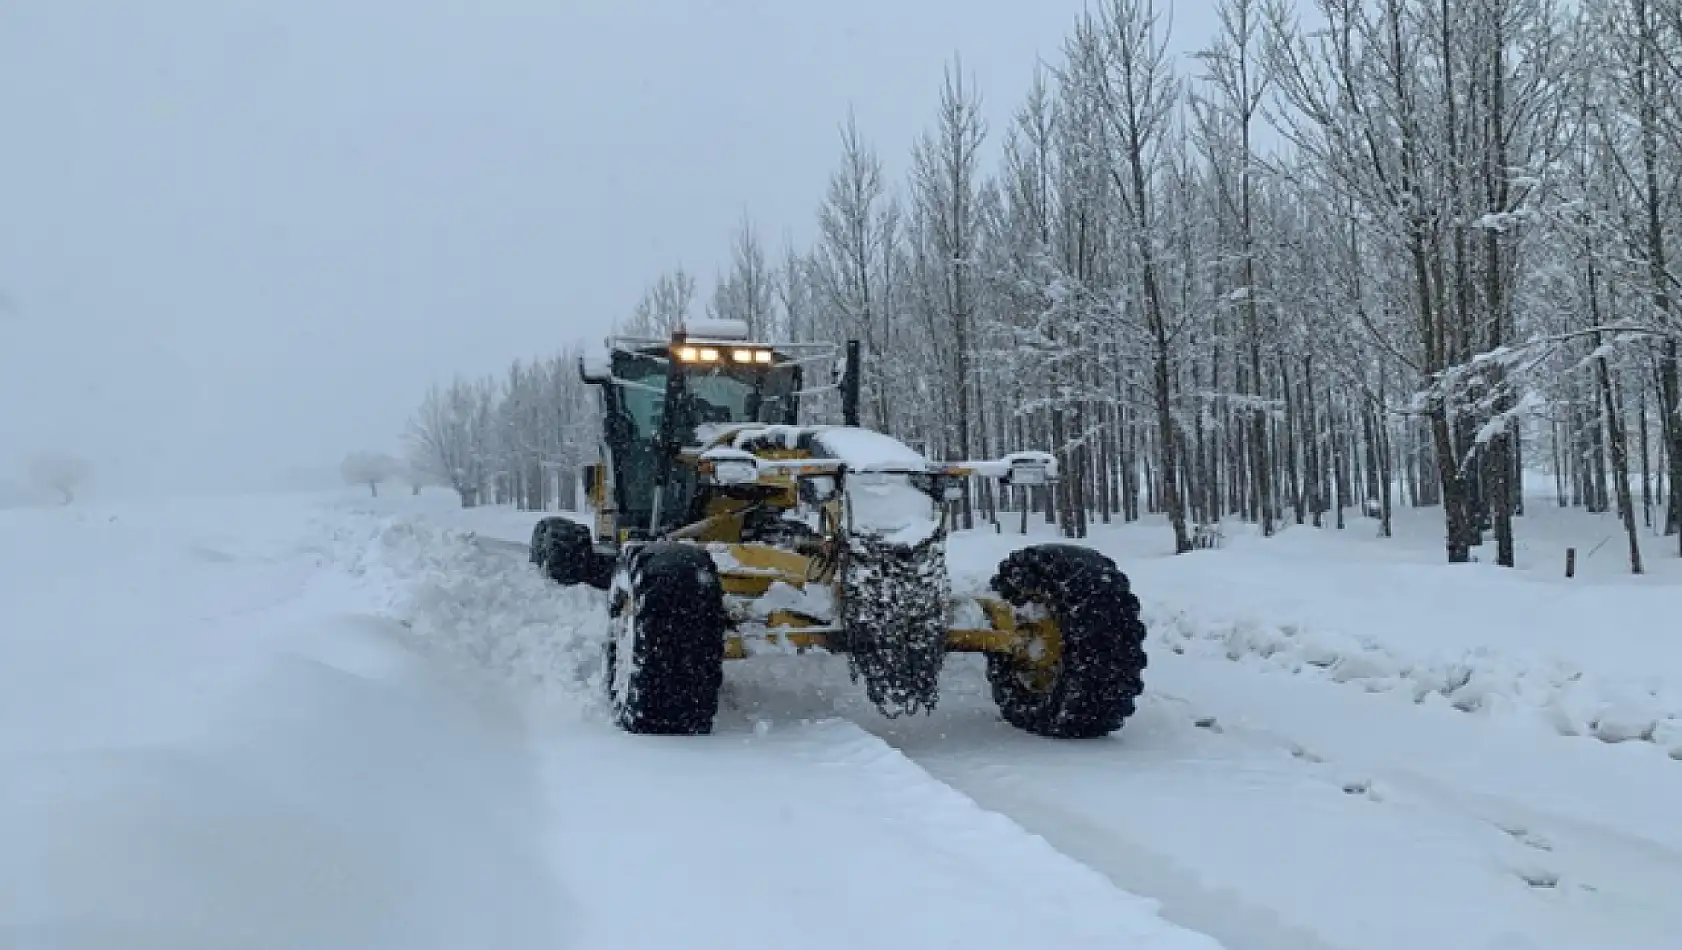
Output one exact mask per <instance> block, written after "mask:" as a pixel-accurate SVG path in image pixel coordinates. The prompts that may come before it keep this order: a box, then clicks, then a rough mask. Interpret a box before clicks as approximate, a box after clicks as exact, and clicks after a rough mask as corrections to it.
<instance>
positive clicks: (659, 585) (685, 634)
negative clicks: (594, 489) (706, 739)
mask: <svg viewBox="0 0 1682 950" xmlns="http://www.w3.org/2000/svg"><path fill="white" fill-rule="evenodd" d="M608 614H609V617H610V618H611V621H610V631H611V632H610V634H609V638H608V642H607V645H606V660H607V672H606V677H605V678H606V685H607V693H608V702H609V704H610V705H611V706H612V708H613V718H614V721H615V722H616V723H618V725H619V727H620V728H622V729H624V730H625V731H627V732H634V733H642V734H650V735H706V734H707V733H710V732H712V727H713V717H714V716H715V715H716V714H717V712H718V691H719V688H720V687H721V686H722V685H723V682H724V637H725V634H726V632H727V630H728V626H729V622H730V617H729V614H728V613H726V611H725V608H724V587H723V585H722V583H721V582H720V581H719V578H718V570H717V568H716V567H715V566H714V565H713V561H712V557H711V556H710V555H708V554H707V552H706V551H705V550H703V549H701V548H698V547H695V546H693V545H687V544H680V543H676V542H669V541H668V542H657V543H654V544H650V545H647V546H646V547H639V548H637V549H635V550H634V551H631V552H629V553H627V554H626V555H625V556H624V557H622V558H621V559H620V563H619V567H618V570H617V571H616V572H615V574H614V577H613V584H612V587H611V589H610V591H609V594H608Z"/></svg>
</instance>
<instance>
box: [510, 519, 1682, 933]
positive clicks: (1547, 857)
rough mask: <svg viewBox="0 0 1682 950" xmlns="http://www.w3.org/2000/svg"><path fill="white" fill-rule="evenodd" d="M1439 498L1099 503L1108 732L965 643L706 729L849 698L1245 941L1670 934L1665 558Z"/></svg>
mask: <svg viewBox="0 0 1682 950" xmlns="http://www.w3.org/2000/svg"><path fill="white" fill-rule="evenodd" d="M499 517H507V516H499ZM1437 517H1439V515H1438V514H1437V513H1436V512H1433V511H1424V512H1402V513H1400V516H1399V521H1398V525H1397V537H1396V538H1392V539H1378V538H1377V537H1376V522H1374V521H1371V520H1369V519H1364V518H1359V517H1355V518H1352V519H1351V521H1350V525H1349V527H1348V528H1347V529H1345V530H1344V531H1341V532H1340V531H1337V530H1335V529H1332V528H1329V527H1328V528H1325V529H1318V530H1316V529H1314V528H1312V527H1307V526H1303V527H1298V526H1295V525H1291V526H1288V527H1287V528H1286V529H1285V530H1284V531H1283V532H1282V533H1281V534H1280V535H1278V536H1277V537H1274V538H1270V539H1262V538H1259V537H1255V536H1254V535H1253V534H1252V533H1251V532H1249V531H1246V530H1244V529H1242V528H1233V527H1229V529H1228V533H1229V535H1230V537H1231V540H1230V542H1229V543H1228V545H1227V546H1226V547H1225V548H1224V549H1222V550H1216V551H1201V552H1197V553H1194V554H1191V555H1186V556H1181V557H1169V556H1167V551H1166V550H1165V548H1166V545H1167V543H1168V540H1169V537H1168V534H1167V531H1166V528H1164V527H1163V526H1161V525H1160V524H1147V525H1142V526H1132V527H1111V528H1105V527H1101V526H1100V527H1097V528H1095V530H1094V534H1093V537H1092V538H1090V539H1089V543H1091V544H1093V545H1095V546H1097V547H1099V548H1101V549H1103V550H1106V551H1107V552H1109V553H1111V554H1112V555H1114V556H1116V557H1117V559H1118V561H1119V562H1120V563H1121V564H1122V566H1123V568H1124V569H1125V570H1126V571H1127V572H1128V573H1129V575H1130V576H1131V578H1132V579H1133V582H1134V584H1135V588H1136V590H1137V591H1138V593H1139V594H1140V596H1141V599H1142V600H1143V602H1144V605H1145V609H1146V614H1147V619H1148V621H1149V622H1150V624H1151V628H1152V637H1151V644H1150V646H1151V667H1150V669H1149V670H1148V671H1147V675H1146V683H1147V693H1146V697H1145V699H1144V702H1143V703H1142V706H1141V709H1140V712H1139V714H1138V715H1137V716H1136V717H1135V718H1134V719H1133V720H1132V721H1131V722H1130V723H1129V724H1128V725H1127V727H1125V728H1124V729H1123V730H1122V732H1121V733H1119V734H1117V735H1116V736H1114V737H1112V738H1111V739H1109V740H1105V741H1103V742H1100V743H1089V744H1066V743H1048V742H1045V741H1043V740H1038V739H1035V738H1033V737H1029V736H1025V735H1022V734H1020V733H1017V732H1015V731H1014V730H1012V729H1010V728H1009V727H1007V726H1004V725H1002V724H1001V723H999V722H998V721H997V717H996V715H995V714H994V711H993V709H992V705H991V702H990V701H989V699H988V697H987V695H986V691H985V687H984V684H983V682H982V678H981V675H980V670H979V663H978V662H976V661H975V660H974V658H961V657H955V658H953V660H952V661H951V663H950V664H949V666H948V671H947V674H946V676H945V677H944V694H943V699H942V704H941V708H940V709H939V711H937V712H936V713H935V715H933V716H931V717H928V718H911V719H901V720H885V719H882V718H881V717H879V716H877V715H876V713H875V712H874V710H873V709H871V708H870V707H869V706H868V704H867V703H866V702H864V700H863V698H862V696H861V694H860V688H859V687H857V686H855V685H853V684H851V683H849V682H848V680H847V678H846V674H845V663H844V661H842V660H841V659H839V658H822V659H813V658H805V659H800V658H769V657H767V658H757V659H754V660H750V661H746V662H743V663H739V664H733V665H731V666H729V667H727V670H728V676H727V679H726V691H727V692H726V697H725V705H726V709H725V712H724V713H723V714H721V716H720V722H719V728H720V730H721V732H722V733H723V734H725V735H733V734H742V735H746V734H751V733H753V732H754V730H755V729H760V730H764V729H769V730H770V731H771V734H776V733H777V732H778V731H779V730H782V729H786V728H790V727H798V726H799V725H800V724H802V723H804V722H810V721H823V720H825V719H826V718H830V717H838V718H841V719H844V720H846V721H848V722H851V723H853V724H856V725H857V726H859V727H860V728H863V729H865V730H868V731H869V732H871V733H873V734H875V735H877V736H879V737H881V738H882V739H883V740H884V741H886V742H887V743H889V744H890V745H891V746H893V747H894V748H896V749H898V750H900V751H901V752H902V753H904V754H905V755H906V756H907V757H909V758H910V759H911V760H912V761H914V762H916V763H917V764H918V765H920V766H921V767H923V768H924V769H926V770H927V771H929V772H930V773H931V774H932V775H933V776H935V777H936V778H938V779H941V780H942V781H944V782H946V783H948V784H949V785H950V786H951V787H953V788H955V789H958V790H960V791H961V792H963V793H964V794H966V795H967V796H969V797H970V798H971V799H972V800H974V801H975V802H977V803H978V804H979V805H980V806H982V807H984V808H988V809H992V810H994V811H997V812H999V813H1001V814H1004V815H1007V816H1008V817H1009V818H1010V819H1011V820H1012V821H1014V822H1016V823H1017V824H1019V825H1021V826H1023V827H1025V828H1026V829H1027V830H1029V831H1031V832H1033V833H1035V834H1038V835H1040V836H1042V837H1043V838H1045V839H1046V840H1047V841H1048V842H1049V843H1050V844H1051V845H1053V846H1054V847H1056V848H1057V849H1058V850H1060V851H1061V852H1063V853H1064V854H1066V855H1068V856H1070V857H1071V858H1074V859H1076V860H1078V861H1080V862H1082V863H1084V864H1086V865H1087V866H1089V867H1091V868H1093V869H1095V870H1097V871H1099V872H1100V873H1102V874H1104V875H1105V876H1106V877H1108V878H1109V880H1110V881H1112V882H1113V883H1114V884H1116V885H1117V886H1118V887H1120V888H1122V889H1124V890H1128V891H1131V892H1134V893H1139V894H1144V895H1148V896H1151V897H1154V898H1157V899H1158V900H1160V901H1161V902H1162V908H1163V914H1164V915H1165V916H1166V917H1168V918H1169V919H1171V920H1173V921H1174V922H1176V923H1179V924H1182V925H1185V926H1188V927H1191V928H1194V929H1197V930H1200V931H1203V932H1206V933H1208V934H1211V935H1213V936H1215V937H1217V938H1219V939H1220V940H1221V941H1222V942H1223V943H1224V944H1225V945H1226V946H1228V947H1231V948H1235V950H1237V948H1255V950H1274V948H1277V950H1287V948H1290V950H1326V948H1335V950H1416V948H1419V947H1431V948H1456V950H1458V948H1467V950H1556V948H1557V950H1580V948H1583V947H1590V946H1616V947H1619V948H1620V950H1660V948H1665V950H1674V948H1675V947H1676V936H1675V935H1676V934H1677V933H1682V905H1678V904H1677V902H1676V901H1675V900H1674V895H1675V894H1677V893H1682V822H1679V821H1678V820H1677V817H1676V816H1677V815H1678V813H1679V812H1678V805H1677V802H1682V761H1677V758H1678V752H1679V749H1678V745H1677V739H1676V731H1675V729H1676V714H1677V712H1678V711H1679V710H1682V703H1679V702H1678V700H1679V697H1682V641H1679V640H1678V639H1677V638H1676V637H1674V636H1672V635H1671V634H1670V631H1671V629H1672V628H1673V627H1674V623H1673V622H1672V620H1673V618H1674V617H1676V616H1677V615H1678V613H1679V612H1682V570H1679V568H1682V565H1679V564H1678V562H1677V559H1676V558H1675V557H1674V556H1673V555H1671V556H1667V554H1666V551H1665V548H1666V547H1668V541H1667V540H1660V539H1656V538H1651V537H1648V538H1644V541H1645V542H1646V543H1647V546H1648V551H1647V554H1648V566H1649V570H1650V572H1651V573H1650V574H1649V575H1648V576H1646V577H1643V578H1630V577H1627V576H1625V575H1624V574H1623V573H1622V572H1621V571H1620V567H1621V566H1622V565H1621V564H1620V563H1619V562H1618V560H1617V557H1618V556H1621V554H1622V551H1621V549H1617V550H1611V551H1608V550H1606V549H1605V547H1602V548H1601V549H1599V550H1597V545H1599V543H1600V542H1601V541H1603V540H1604V538H1605V537H1606V535H1607V534H1608V533H1611V532H1616V531H1617V525H1616V524H1615V522H1613V521H1612V519H1610V518H1609V517H1603V516H1593V515H1587V514H1584V513H1582V512H1578V511H1560V510H1558V509H1556V508H1553V507H1552V506H1551V504H1550V503H1548V502H1547V501H1546V500H1545V499H1534V500H1532V503H1531V505H1530V513H1529V514H1528V515H1526V516H1525V517H1524V518H1523V519H1521V520H1520V525H1519V530H1520V531H1521V532H1523V533H1524V534H1523V535H1522V538H1521V545H1520V564H1521V568H1520V569H1519V570H1516V571H1511V570H1504V569H1500V568H1496V567H1494V566H1492V565H1485V564H1474V565H1465V566H1459V567H1451V566H1449V565H1446V564H1440V563H1438V561H1439V560H1440V557H1441V554H1440V550H1439V543H1438V539H1437V537H1436V535H1435V533H1434V530H1433V528H1434V525H1433V521H1434V519H1436V518H1437ZM1015 524H1016V521H1015V518H1014V516H1011V517H1010V518H1008V519H1006V527H1005V528H1004V530H1003V531H1001V532H1000V533H997V534H995V533H992V531H991V529H988V528H983V529H981V530H979V531H976V532H971V533H968V534H966V535H962V536H960V537H958V538H957V539H955V542H954V551H953V570H954V573H955V574H956V575H958V580H959V583H960V584H961V585H964V584H967V585H970V586H973V585H976V584H980V583H984V582H985V579H986V575H987V574H988V573H989V572H990V570H991V568H992V566H993V565H995V564H996V563H997V562H998V560H999V559H1001V558H1002V557H1003V555H1004V554H1005V553H1006V552H1008V551H1009V550H1010V549H1011V548H1013V547H1015V546H1017V545H1020V544H1022V543H1025V541H1026V540H1053V539H1054V538H1053V536H1052V535H1050V534H1049V533H1047V531H1046V529H1044V527H1043V526H1042V525H1040V524H1039V523H1037V522H1036V523H1032V525H1031V531H1032V533H1031V535H1030V537H1029V538H1028V539H1024V538H1022V537H1020V536H1018V535H1016V534H1015V533H1014V531H1013V528H1014V526H1015ZM512 536H514V535H510V537H512ZM1613 540H1614V542H1617V540H1618V539H1617V538H1614V539H1613ZM1566 546H1575V547H1578V549H1579V574H1578V577H1577V578H1575V579H1573V580H1571V581H1566V580H1565V579H1564V578H1563V577H1561V576H1559V575H1560V574H1561V573H1562V571H1561V570H1560V568H1561V567H1562V565H1563V560H1564V558H1563V553H1564V549H1565V547H1566ZM1607 547H1610V546H1607ZM1589 552H1595V553H1593V554H1590V553H1589ZM1480 553H1482V552H1480ZM1585 555H1586V556H1585Z"/></svg>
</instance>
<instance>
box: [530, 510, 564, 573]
mask: <svg viewBox="0 0 1682 950" xmlns="http://www.w3.org/2000/svg"><path fill="white" fill-rule="evenodd" d="M565 520H566V519H565V518H544V519H543V520H542V521H539V522H538V523H537V525H536V526H535V527H533V528H532V529H531V562H532V563H533V564H538V565H541V564H542V563H543V558H544V556H545V555H547V554H548V553H549V529H550V528H551V527H553V526H554V524H555V522H557V521H565Z"/></svg>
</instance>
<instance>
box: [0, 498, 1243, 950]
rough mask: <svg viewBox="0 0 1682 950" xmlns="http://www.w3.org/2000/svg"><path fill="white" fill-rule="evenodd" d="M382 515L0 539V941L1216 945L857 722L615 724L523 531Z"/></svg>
mask: <svg viewBox="0 0 1682 950" xmlns="http://www.w3.org/2000/svg"><path fill="white" fill-rule="evenodd" d="M379 504H380V505H382V506H386V511H384V512H381V511H377V510H376V511H369V510H359V509H361V508H363V507H364V506H363V505H362V504H361V503H359V502H357V501H355V500H354V499H352V498H344V497H335V498H331V499H323V498H319V497H309V496H291V497H286V496H277V497H254V498H246V499H223V500H216V501H204V502H200V503H197V504H187V503H180V504H172V505H166V506H152V507H127V508H105V509H78V510H63V511H51V512H46V511H28V512H11V513H5V514H4V515H3V516H0V517H3V518H4V520H3V521H0V842H4V847H3V848H0V946H5V947H19V948H27V950H35V948H53V950H60V948H96V947H98V948H105V947H113V946H122V947H140V948H165V947H169V948H190V947H193V948H196V947H202V948H213V947H214V948H230V947H232V948H246V947H274V948H282V947H305V946H307V947H312V948H340V947H342V948H347V950H349V948H371V947H404V948H427V947H439V948H443V947H452V948H454V947H469V946H471V947H499V948H523V947H532V948H537V947H543V948H555V947H585V948H591V947H603V948H609V947H611V948H615V950H623V948H642V947H649V948H653V947H670V946H685V947H701V948H706V947H719V948H724V947H730V948H742V947H767V948H770V947H790V946H801V947H812V948H821V947H849V948H851V947H858V946H869V945H886V944H891V943H900V942H904V941H907V940H911V941H916V943H917V944H918V945H920V946H925V947H952V948H965V950H972V948H985V947H1001V948H1003V947H1012V948H1015V947H1024V946H1041V945H1046V946H1070V947H1073V946H1129V947H1141V948H1145V947H1148V948H1172V950H1182V948H1183V950H1212V948H1214V947H1215V946H1216V944H1215V943H1214V942H1213V941H1211V940H1209V939H1208V938H1206V937H1203V936H1201V935H1198V934H1195V933H1192V932H1190V931H1186V930H1182V929H1179V928H1176V927H1174V926H1172V925H1170V924H1167V923H1164V922H1163V921H1161V920H1160V919H1159V918H1158V917H1156V916H1155V915H1154V913H1153V906H1152V904H1151V903H1150V902H1149V901H1147V900H1145V899H1142V898H1139V897H1136V896H1134V895H1131V894H1129V893H1126V892H1124V891H1121V890H1118V889H1117V888H1116V887H1115V886H1114V885H1113V883H1112V882H1111V881H1110V880H1109V879H1107V878H1106V877H1105V876H1104V875H1102V874H1100V873H1098V872H1096V871H1094V870H1092V869H1091V868H1089V867H1087V866H1085V865H1083V864H1081V863H1080V862H1078V861H1075V860H1074V859H1071V858H1069V857H1068V856H1066V855H1064V854H1062V853H1060V852H1059V851H1057V850H1056V849H1055V848H1053V847H1052V846H1051V845H1049V844H1047V843H1046V842H1045V841H1044V840H1042V839H1040V838H1038V837H1036V836H1034V835H1032V834H1029V833H1027V832H1025V831H1023V830H1022V829H1021V828H1020V827H1019V826H1018V825H1016V824H1015V823H1013V822H1012V821H1010V820H1009V819H1007V818H1005V817H1002V816H1000V815H999V814H996V813H993V812H989V811H986V810H984V809H982V808H981V807H979V806H977V805H976V804H975V803H974V802H973V801H971V800H970V799H969V798H967V797H966V796H964V795H963V794H961V793H959V792H958V791H955V790H954V789H952V788H951V787H949V786H947V785H945V784H942V783H941V782H939V781H937V780H935V779H933V778H932V777H930V776H929V775H928V773H927V772H926V771H925V770H923V769H922V768H920V767H919V766H917V765H916V764H914V763H913V762H911V761H910V760H909V759H907V758H906V757H905V756H904V755H903V754H901V753H899V752H897V751H896V750H894V749H893V748H892V747H891V746H889V745H888V744H887V743H885V742H884V741H883V740H882V739H881V738H879V737H877V736H874V735H872V734H870V733H869V732H868V731H866V730H865V729H862V728H860V727H859V726H858V725H855V724H851V723H848V722H845V721H842V720H839V719H836V718H833V717H830V718H828V719H826V720H825V721H818V722H807V723H799V722H785V723H780V724H778V726H777V727H776V728H772V729H765V728H753V727H751V726H749V727H747V728H726V729H724V730H722V731H721V733H720V734H719V735H717V736H713V737H708V738H705V739H700V740H696V741H683V740H677V741H660V740H640V739H638V738H636V737H631V736H626V735H623V734H621V733H618V732H617V731H615V730H613V729H612V728H611V727H610V726H608V725H607V724H606V722H605V720H604V719H603V717H602V716H601V715H600V710H599V709H598V708H597V707H596V705H595V700H594V697H595V696H596V695H597V693H596V691H595V690H594V689H593V688H592V686H591V684H590V683H589V682H588V680H589V678H590V677H592V676H594V675H596V674H597V672H598V671H597V669H596V659H595V653H594V651H593V647H594V644H593V642H592V641H591V636H592V635H593V634H594V633H595V632H596V631H597V629H598V625H599V619H598V617H599V613H598V611H597V610H596V608H597V606H598V605H596V604H594V603H593V602H592V601H591V599H590V598H591V597H593V596H594V595H592V594H590V593H586V592H565V591H558V590H556V589H555V588H554V587H552V586H550V585H548V584H547V583H546V582H544V581H543V580H541V579H540V578H539V577H538V576H537V574H536V573H535V571H534V570H532V569H531V568H530V566H529V565H528V564H526V563H525V560H524V558H522V557H519V556H518V555H517V553H515V552H512V551H511V550H510V548H509V546H508V545H506V544H503V545H500V546H499V545H493V544H485V543H481V541H480V540H479V539H476V538H475V537H473V536H472V535H470V534H466V533H463V532H462V531H460V530H459V527H460V526H461V525H462V524H464V523H466V522H468V521H474V520H478V521H482V522H483V523H484V524H485V525H487V526H489V527H491V528H492V529H493V531H491V532H487V533H495V532H496V531H504V532H511V533H513V535H514V538H515V539H519V538H523V537H524V536H525V535H526V533H527V531H528V530H529V527H530V523H531V519H529V518H524V519H514V518H509V517H507V516H506V515H499V514H498V513H496V512H494V511H487V512H482V513H472V514H471V515H470V516H463V515H461V514H459V513H451V514H445V513H444V511H443V510H442V509H439V508H438V507H437V506H436V499H435V498H428V497H423V498H421V499H418V500H415V499H406V498H405V499H386V500H382V501H381V502H380V503H379ZM392 508H401V509H403V510H402V513H401V514H398V515H396V516H392V515H391V513H390V512H391V509H392ZM516 521H523V523H522V524H518V525H516ZM452 524H453V525H454V527H452ZM516 527H517V528H518V530H514V529H515V528H516Z"/></svg>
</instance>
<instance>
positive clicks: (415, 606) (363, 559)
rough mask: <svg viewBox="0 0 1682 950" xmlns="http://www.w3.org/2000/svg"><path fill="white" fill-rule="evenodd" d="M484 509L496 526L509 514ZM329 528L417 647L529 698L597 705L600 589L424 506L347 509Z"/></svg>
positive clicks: (336, 545)
mask: <svg viewBox="0 0 1682 950" xmlns="http://www.w3.org/2000/svg"><path fill="white" fill-rule="evenodd" d="M484 514H485V515H486V516H489V517H485V519H484V520H486V521H489V522H492V525H493V528H494V527H497V526H502V522H503V521H506V520H510V519H508V518H507V517H506V516H505V517H504V518H502V519H498V518H496V517H495V516H494V512H492V511H487V512H485V513H484ZM517 514H518V515H519V516H520V517H519V520H520V521H535V520H536V518H538V517H541V515H540V514H537V513H517ZM503 533H515V532H513V531H505V532H503ZM331 537H332V545H333V551H334V553H333V558H334V560H335V562H336V563H337V564H339V565H341V566H342V567H343V569H344V570H346V571H347V572H348V573H350V574H351V575H352V576H355V577H357V578H359V579H360V580H361V582H362V583H363V584H365V585H367V586H369V587H370V588H371V589H373V590H376V591H379V592H380V595H379V602H380V606H379V609H380V612H381V613H382V614H383V615H385V616H389V617H391V618H392V619H394V620H395V621H397V623H398V624H399V625H400V630H401V631H402V633H401V636H402V639H403V640H404V642H405V643H407V644H409V645H410V646H411V647H413V648H414V649H416V650H417V651H419V652H421V653H422V654H423V655H427V656H430V657H433V658H435V659H438V660H442V661H444V662H447V663H449V664H451V665H453V666H456V667H459V668H464V669H471V670H473V671H475V673H476V674H478V675H489V676H493V677H496V678H498V679H500V680H501V681H502V682H503V683H504V684H506V685H510V686H513V687H515V688H516V689H517V690H519V692H520V694H521V695H522V696H523V697H524V698H526V699H528V700H536V701H542V702H548V703H553V704H554V705H555V706H556V707H557V708H567V709H570V710H572V711H573V712H575V713H577V714H581V715H591V714H594V713H596V712H598V711H599V708H598V707H599V704H598V703H597V701H596V699H595V697H596V695H597V691H596V690H595V689H594V688H593V687H592V678H593V677H596V676H599V673H600V666H601V657H600V653H599V646H600V643H599V639H597V635H598V634H599V624H600V620H599V617H600V615H601V612H602V605H601V594H599V593H597V592H595V591H593V590H589V589H585V588H562V587H560V586H558V585H556V584H553V583H551V582H550V581H548V580H546V579H545V578H544V577H543V576H542V575H541V574H540V573H539V572H538V571H537V570H536V568H534V567H532V566H530V565H529V564H528V563H526V562H525V561H524V559H523V558H521V557H518V556H515V555H513V554H511V552H510V551H509V550H508V549H507V548H506V547H503V546H500V545H495V544H487V543H485V542H484V541H483V540H481V538H480V537H479V535H478V534H477V533H476V532H475V531H472V530H462V529H460V528H455V527H448V526H441V525H436V524H433V523H431V521H430V519H429V518H427V517H424V516H423V517H413V516H391V517H380V516H376V515H372V514H367V513H363V514H351V515H347V516H346V517H345V520H344V522H343V523H342V524H341V525H340V526H338V527H337V528H336V529H334V530H333V532H332V535H331Z"/></svg>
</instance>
